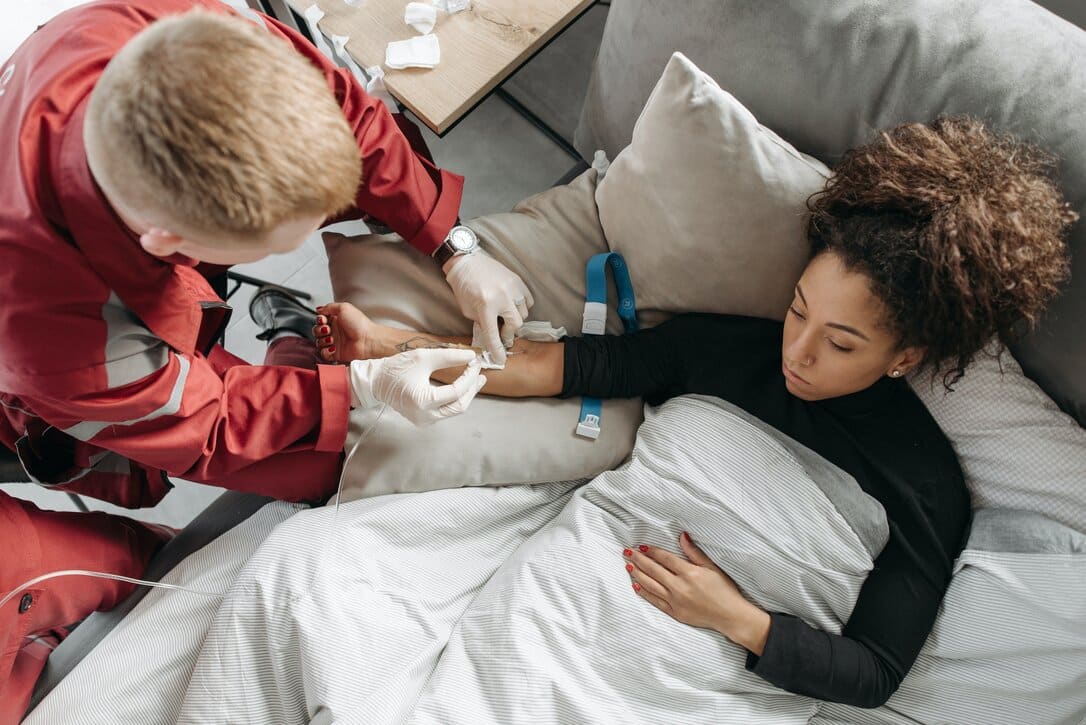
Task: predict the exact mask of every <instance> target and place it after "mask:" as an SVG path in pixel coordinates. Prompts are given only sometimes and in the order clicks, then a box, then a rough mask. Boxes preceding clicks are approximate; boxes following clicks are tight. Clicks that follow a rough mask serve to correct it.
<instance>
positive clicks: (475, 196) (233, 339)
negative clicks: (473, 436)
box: [0, 8, 605, 527]
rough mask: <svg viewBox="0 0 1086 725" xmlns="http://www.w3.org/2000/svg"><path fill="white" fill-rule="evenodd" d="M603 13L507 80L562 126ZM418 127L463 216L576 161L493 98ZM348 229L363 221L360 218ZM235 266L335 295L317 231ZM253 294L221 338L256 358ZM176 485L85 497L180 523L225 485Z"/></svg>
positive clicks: (24, 490) (48, 496)
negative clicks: (453, 120)
mask: <svg viewBox="0 0 1086 725" xmlns="http://www.w3.org/2000/svg"><path fill="white" fill-rule="evenodd" d="M601 12H602V13H605V9H602V8H596V9H594V10H592V11H591V12H590V13H589V15H587V16H585V18H582V20H581V21H578V22H579V23H583V24H584V26H583V27H576V28H574V29H572V30H571V31H570V33H568V36H569V37H568V38H567V37H562V38H559V40H558V41H556V42H555V43H554V44H553V45H552V46H550V47H549V48H548V49H547V50H545V51H544V52H543V53H541V54H540V55H539V56H538V57H537V58H536V59H535V60H534V61H533V62H532V63H531V64H529V66H527V67H526V68H525V69H523V70H522V71H521V72H520V77H519V78H518V79H517V82H515V83H513V84H511V86H510V88H511V90H513V92H515V93H516V95H517V97H518V99H519V100H520V101H521V102H522V103H525V104H526V105H529V106H533V104H535V105H534V108H536V109H537V113H540V115H541V116H543V117H545V118H546V119H547V120H548V121H551V122H552V123H556V124H557V125H560V126H562V127H560V128H559V129H558V130H559V131H560V132H561V133H563V134H568V133H571V131H572V128H571V127H570V123H571V119H575V118H576V115H577V113H578V112H579V108H580V100H581V98H582V97H583V93H584V87H585V85H586V84H587V75H584V76H583V77H581V78H579V79H576V80H575V82H572V83H571V82H570V79H569V70H570V69H569V64H570V60H569V56H570V55H571V54H574V53H575V51H577V48H576V47H575V45H576V44H577V43H593V42H598V37H599V33H600V32H601V30H602V19H603V16H602V15H601V14H600V13H601ZM593 52H594V47H592V48H581V49H579V51H577V52H576V55H577V57H585V58H587V59H588V60H590V59H591V57H592V53H593ZM586 62H587V61H586ZM419 125H420V126H421V124H419ZM423 135H424V137H425V139H426V142H427V144H428V145H429V146H430V150H431V151H432V152H433V154H434V158H435V161H436V162H437V163H438V165H439V166H442V167H444V168H447V169H449V170H451V171H454V172H456V173H458V174H462V175H464V176H465V177H466V182H465V190H464V198H463V202H462V204H461V216H462V217H463V218H465V219H469V218H471V217H474V216H478V215H480V214H487V213H492V212H498V211H506V210H508V209H510V208H511V207H512V206H513V205H514V204H515V203H516V202H518V201H520V200H521V199H522V198H524V197H526V196H529V195H530V194H534V193H536V192H538V191H542V190H543V189H545V188H547V187H549V186H550V185H551V184H553V183H554V182H555V181H556V180H557V179H559V178H560V177H561V176H562V175H563V174H564V173H565V172H566V171H567V170H568V169H569V168H570V167H572V166H573V164H574V159H572V158H571V157H570V156H568V155H567V154H566V153H565V152H564V151H563V150H562V149H561V148H560V147H559V146H557V145H556V144H554V143H553V142H552V141H551V140H550V139H549V138H547V136H546V135H544V134H543V133H542V132H541V131H539V130H538V129H537V128H535V127H534V126H533V125H532V124H531V123H530V122H528V121H527V120H525V119H524V118H523V117H521V116H520V115H518V114H517V113H516V112H515V111H514V110H513V109H512V108H511V107H510V106H509V105H507V104H506V103H505V102H503V101H502V100H500V99H499V98H497V97H494V96H492V97H491V98H489V99H488V100H486V101H484V102H483V103H482V104H480V105H479V107H477V108H476V109H475V110H474V111H473V112H472V113H471V115H469V116H468V117H467V118H466V119H465V120H464V121H462V122H461V123H460V125H458V126H457V127H456V128H454V129H453V130H452V131H450V132H449V133H448V134H446V136H445V137H444V138H437V137H436V136H435V135H434V134H432V133H430V132H429V130H428V129H425V128H424V129H423ZM569 140H572V139H569ZM348 228H349V229H353V230H357V231H361V230H362V229H364V227H363V226H362V225H360V224H357V223H355V224H354V225H353V226H349V227H348ZM337 230H338V231H344V233H348V231H346V230H342V229H337ZM237 270H238V271H239V272H242V273H244V274H249V275H252V276H254V277H259V278H261V279H265V280H267V281H269V282H273V283H276V284H281V285H285V286H288V287H295V288H298V289H302V290H305V291H307V292H309V293H310V294H312V295H313V297H314V304H320V303H321V302H324V301H329V300H331V299H332V289H331V283H330V281H329V277H328V269H327V257H326V255H325V252H324V245H323V243H322V242H321V239H320V235H319V233H318V234H316V235H314V236H313V237H311V238H310V239H308V240H307V241H306V243H305V244H304V245H303V246H302V247H301V248H300V249H298V250H297V251H295V252H293V253H291V254H286V255H276V256H273V257H269V258H267V259H264V260H261V261H260V262H256V263H254V264H249V265H243V266H240V267H238V268H237ZM252 293H253V289H252V288H251V287H247V286H246V287H242V288H241V289H240V290H239V291H238V292H237V293H236V294H235V295H234V297H233V298H231V300H230V303H231V305H232V306H233V307H234V316H233V318H232V319H231V323H230V325H229V327H228V329H227V332H226V345H227V349H229V350H230V351H231V352H233V353H234V354H236V355H239V356H241V357H242V358H244V359H246V360H248V361H249V362H252V363H260V362H261V361H262V360H263V357H264V350H265V344H264V343H263V342H260V341H259V340H257V339H256V333H257V332H258V330H257V328H256V325H255V324H254V323H253V322H252V320H251V319H250V318H249V315H248V301H249V298H250V296H251V295H252ZM175 484H176V486H177V487H176V489H175V490H174V491H172V492H171V493H170V494H169V495H168V496H167V497H166V498H165V499H164V500H163V501H162V503H160V504H159V505H158V506H156V507H155V508H153V509H144V510H138V511H124V510H122V509H117V508H116V507H111V506H109V505H108V504H103V503H100V502H96V501H94V500H92V499H84V500H85V501H86V503H87V504H88V505H89V506H90V507H91V508H93V509H98V510H107V511H113V512H119V513H125V514H126V515H130V516H133V517H134V518H140V519H145V520H150V521H156V522H159V523H164V524H167V525H170V526H176V527H181V526H184V525H185V524H186V523H188V521H190V520H191V519H192V517H193V516H195V515H196V514H197V513H199V512H200V511H201V510H203V509H204V508H205V507H206V506H207V505H208V504H209V503H210V502H211V501H213V500H214V499H215V498H216V497H217V496H218V495H219V494H220V493H221V492H222V490H221V489H218V488H214V487H210V486H203V485H197V484H192V483H188V482H186V481H180V480H177V481H175ZM0 489H3V490H5V491H7V492H9V493H11V494H12V495H16V496H22V497H25V498H30V499H32V500H34V501H35V502H36V503H37V504H38V505H39V506H42V507H43V508H52V509H58V510H66V511H70V510H74V509H75V506H74V504H73V503H72V502H71V500H70V499H69V498H68V497H67V496H65V495H63V494H59V493H55V492H51V491H48V490H44V489H40V488H38V487H36V486H33V487H32V486H29V485H25V484H5V485H0Z"/></svg>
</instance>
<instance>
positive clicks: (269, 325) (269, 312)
mask: <svg viewBox="0 0 1086 725" xmlns="http://www.w3.org/2000/svg"><path fill="white" fill-rule="evenodd" d="M249 316H250V317H252V318H253V322H255V323H256V324H257V325H259V326H260V327H261V328H263V330H264V331H263V332H261V333H260V334H259V335H257V336H256V339H258V340H270V339H272V338H273V337H275V336H276V335H277V334H279V333H280V332H293V333H296V334H298V335H301V336H302V337H304V338H306V339H307V340H309V341H310V342H313V343H316V341H317V340H316V338H315V337H314V335H313V326H314V325H316V324H317V311H316V310H313V309H310V308H308V307H306V306H305V305H304V304H302V302H301V301H300V300H299V299H298V298H297V297H295V296H294V295H291V294H288V293H287V292H285V291H284V290H283V289H281V288H279V287H275V286H273V285H267V286H264V287H261V288H260V289H259V290H258V291H257V293H256V294H255V295H253V299H252V300H250V302H249Z"/></svg>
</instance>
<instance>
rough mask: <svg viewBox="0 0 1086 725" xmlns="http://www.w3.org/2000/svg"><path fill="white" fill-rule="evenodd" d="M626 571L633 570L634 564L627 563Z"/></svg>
mask: <svg viewBox="0 0 1086 725" xmlns="http://www.w3.org/2000/svg"><path fill="white" fill-rule="evenodd" d="M626 571H628V572H632V571H633V564H627V565H626Z"/></svg>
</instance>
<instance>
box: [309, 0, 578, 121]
mask: <svg viewBox="0 0 1086 725" xmlns="http://www.w3.org/2000/svg"><path fill="white" fill-rule="evenodd" d="M288 1H289V4H290V6H291V7H292V8H293V9H294V10H295V12H297V13H298V14H299V15H304V11H305V9H306V8H308V7H310V6H311V5H312V4H313V0H288ZM592 2H593V0H473V2H472V6H471V8H470V9H468V10H463V11H461V12H459V13H455V14H453V15H449V14H448V13H445V12H443V11H440V10H439V11H438V13H437V24H436V25H435V26H434V29H433V30H432V31H431V32H433V33H434V34H435V35H437V37H438V42H439V43H440V44H441V62H440V63H439V64H438V65H437V67H436V68H432V69H426V68H406V69H403V70H393V69H391V68H388V67H386V66H385V65H384V61H385V46H386V45H388V43H390V42H392V41H394V40H407V39H409V38H413V37H415V36H417V35H418V33H417V32H416V31H415V29H414V28H412V27H411V26H409V25H407V23H405V22H404V19H403V16H404V7H405V6H406V5H407V2H406V0H365V2H364V3H363V5H362V6H361V7H357V8H355V7H351V6H349V5H347V4H346V3H345V2H344V1H343V0H317V5H319V6H320V9H321V10H323V11H324V13H325V16H324V18H323V19H322V20H321V21H320V24H319V27H320V29H321V30H322V31H323V32H324V34H325V35H328V36H331V35H346V36H348V37H350V41H348V43H347V51H348V52H349V53H350V54H351V57H352V58H354V60H355V61H356V62H357V63H358V64H359V65H360V66H362V67H363V68H369V67H371V66H375V65H380V66H381V67H382V68H383V69H384V72H385V86H386V87H387V88H388V90H389V92H390V93H391V94H392V95H393V96H395V97H396V99H397V100H399V101H400V102H401V103H403V104H404V105H405V106H407V107H408V108H409V109H411V112H412V113H414V114H415V115H416V116H418V117H419V118H420V119H421V120H422V122H423V123H425V124H426V125H427V126H429V127H430V129H431V130H433V131H434V133H437V134H443V133H445V131H447V130H448V129H449V128H450V127H451V126H452V125H453V124H455V123H456V122H457V121H459V120H460V118H461V117H463V116H464V114H466V113H467V112H468V111H470V110H471V109H472V108H473V107H474V106H475V104H476V103H478V102H479V101H480V100H482V99H483V98H484V97H486V95H487V94H488V93H490V92H491V91H492V90H494V88H496V87H497V86H498V85H499V84H501V83H502V82H503V81H504V80H505V79H506V78H507V77H508V76H509V75H510V74H511V73H512V72H513V71H515V70H516V69H517V68H519V67H520V65H521V64H522V63H524V62H525V61H526V60H527V59H528V58H530V57H531V56H532V54H533V53H535V52H536V51H537V50H539V49H540V48H542V47H543V46H544V45H545V44H546V43H547V42H548V41H549V40H550V39H551V38H553V37H554V36H555V35H557V34H558V33H559V32H560V31H562V30H563V29H564V28H565V27H566V26H567V25H568V24H569V23H571V22H572V21H573V20H575V19H576V18H577V17H578V16H580V14H581V13H582V12H584V11H585V10H586V9H587V8H588V7H589V6H590V5H591V4H592Z"/></svg>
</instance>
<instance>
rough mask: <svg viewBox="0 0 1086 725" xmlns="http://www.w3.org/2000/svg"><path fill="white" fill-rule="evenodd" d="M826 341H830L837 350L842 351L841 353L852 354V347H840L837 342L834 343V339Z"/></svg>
mask: <svg viewBox="0 0 1086 725" xmlns="http://www.w3.org/2000/svg"><path fill="white" fill-rule="evenodd" d="M826 339H827V340H829V343H830V344H831V345H833V347H834V349H835V350H840V351H841V352H852V348H851V347H842V346H841V345H838V344H837V343H836V342H834V341H833V340H832V339H830V338H828V337H827V338H826Z"/></svg>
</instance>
